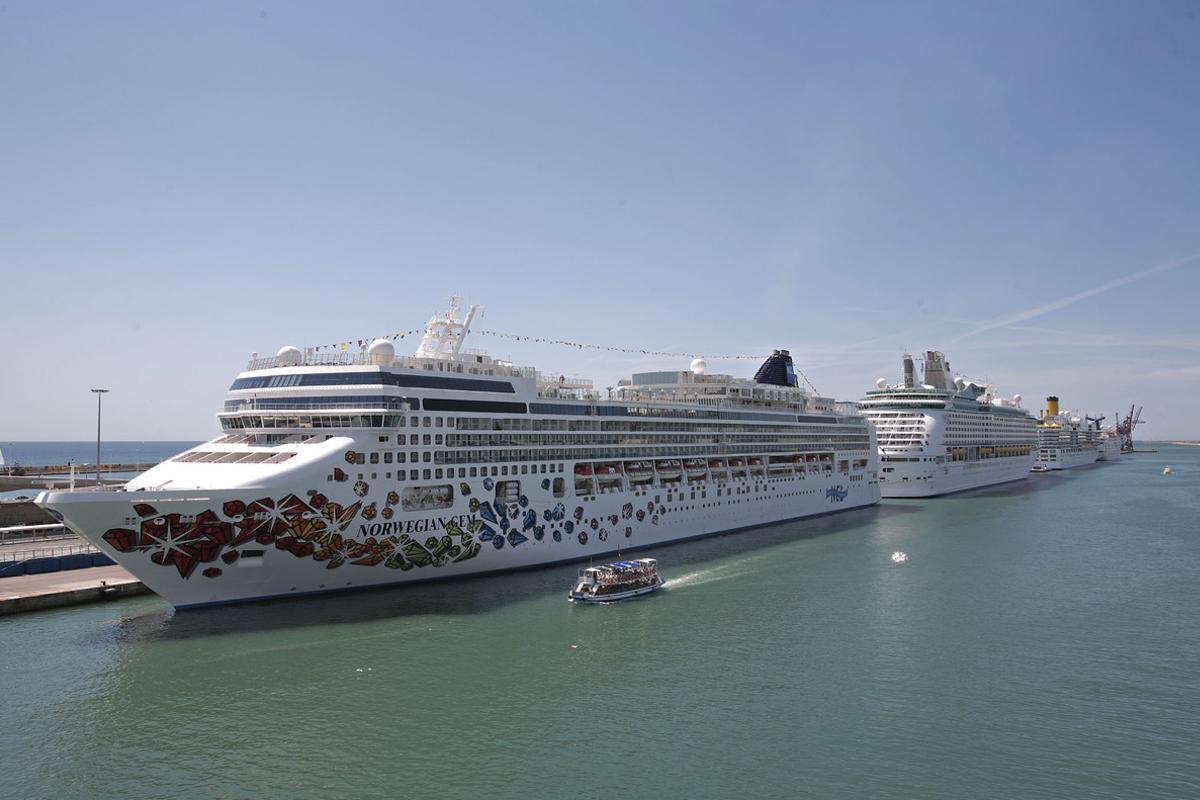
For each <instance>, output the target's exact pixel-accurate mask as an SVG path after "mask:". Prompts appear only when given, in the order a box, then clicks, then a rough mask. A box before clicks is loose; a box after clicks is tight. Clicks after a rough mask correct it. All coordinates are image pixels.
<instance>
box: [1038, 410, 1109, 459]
mask: <svg viewBox="0 0 1200 800" xmlns="http://www.w3.org/2000/svg"><path fill="white" fill-rule="evenodd" d="M1100 452H1101V442H1100V430H1099V428H1098V426H1097V427H1096V428H1093V427H1092V424H1091V420H1087V419H1084V418H1083V417H1079V416H1076V415H1074V414H1072V413H1071V412H1060V411H1059V408H1058V398H1057V397H1056V396H1054V395H1051V396H1049V397H1047V398H1046V408H1045V409H1044V410H1043V411H1042V413H1041V415H1040V416H1039V417H1038V424H1037V457H1036V458H1035V460H1034V464H1033V469H1034V471H1035V472H1049V471H1051V470H1059V469H1074V468H1075V467H1085V466H1087V465H1089V464H1094V463H1096V461H1097V460H1098V459H1099V458H1100Z"/></svg>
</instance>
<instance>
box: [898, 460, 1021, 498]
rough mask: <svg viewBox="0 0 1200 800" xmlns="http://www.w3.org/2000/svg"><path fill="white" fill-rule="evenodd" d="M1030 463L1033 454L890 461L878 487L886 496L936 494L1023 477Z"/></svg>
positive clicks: (928, 495) (981, 486) (931, 495)
mask: <svg viewBox="0 0 1200 800" xmlns="http://www.w3.org/2000/svg"><path fill="white" fill-rule="evenodd" d="M1032 465H1033V455H1032V454H1030V455H1026V456H1012V457H1007V458H993V459H985V460H982V461H966V462H962V461H958V462H951V463H946V464H937V463H934V462H917V463H903V462H901V463H895V462H892V463H889V464H887V467H888V468H891V471H890V472H884V473H883V474H881V475H880V481H879V489H880V494H881V495H882V496H883V497H885V498H899V497H936V496H937V495H942V494H953V493H954V492H965V491H967V490H969V489H981V488H983V487H985V486H994V485H996V484H1002V483H1011V482H1012V481H1019V480H1024V479H1025V478H1027V477H1028V476H1029V469H1030V467H1031V466H1032Z"/></svg>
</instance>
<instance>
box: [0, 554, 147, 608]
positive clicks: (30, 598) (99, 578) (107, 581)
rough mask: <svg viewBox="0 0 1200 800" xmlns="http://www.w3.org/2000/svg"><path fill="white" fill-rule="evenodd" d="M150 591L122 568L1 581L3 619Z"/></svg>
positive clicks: (104, 568)
mask: <svg viewBox="0 0 1200 800" xmlns="http://www.w3.org/2000/svg"><path fill="white" fill-rule="evenodd" d="M148 591H150V590H149V589H147V588H146V587H145V585H143V584H142V582H141V581H139V580H138V579H137V578H135V577H133V576H132V575H130V574H129V573H128V572H126V571H125V570H124V569H122V568H121V567H118V566H115V565H114V566H109V567H92V568H90V569H80V570H71V571H69V572H48V573H44V574H40V575H21V576H18V577H15V578H4V579H0V616H3V615H5V614H18V613H20V612H22V611H41V610H43V609H47V608H59V607H61V606H73V605H79V604H80V603H93V602H96V601H98V600H112V599H116V598H118V597H129V596H130V595H135V594H145V593H147V592H148Z"/></svg>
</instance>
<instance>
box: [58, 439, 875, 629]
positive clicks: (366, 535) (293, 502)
mask: <svg viewBox="0 0 1200 800" xmlns="http://www.w3.org/2000/svg"><path fill="white" fill-rule="evenodd" d="M850 455H854V456H859V457H862V456H864V455H865V454H864V453H857V452H856V453H852V454H839V457H842V458H846V457H849V456H850ZM872 463H873V461H872ZM522 477H523V489H524V493H523V494H522V495H520V497H519V498H518V499H517V500H516V501H515V502H512V503H509V504H507V505H504V504H500V503H499V502H498V500H497V499H496V493H495V491H494V489H493V488H492V481H490V480H488V479H479V478H475V479H470V480H466V481H461V482H460V481H455V483H456V484H457V488H458V491H456V492H455V501H454V504H453V506H451V507H447V508H440V509H437V510H436V511H411V510H405V509H403V508H402V506H401V504H399V502H398V495H397V494H396V492H395V491H394V489H393V488H392V487H391V486H389V485H387V483H386V482H385V481H377V482H373V483H374V484H375V485H372V486H365V487H364V486H363V485H362V484H364V483H365V482H363V481H360V482H359V483H358V484H356V485H355V487H353V489H352V488H351V487H349V486H348V485H346V484H336V483H335V484H332V486H331V485H330V484H327V483H325V482H324V481H321V482H318V481H316V480H313V481H312V482H311V486H312V487H313V488H309V489H300V490H298V491H288V490H280V489H274V490H272V489H266V488H264V489H236V490H220V491H209V490H197V489H193V490H186V491H155V490H142V491H132V492H122V491H96V492H80V491H75V492H52V491H51V492H43V493H42V494H41V495H40V496H39V498H38V503H39V504H40V505H42V506H44V507H46V508H48V509H50V510H52V513H54V514H56V515H59V516H61V517H62V519H63V521H64V522H65V523H66V524H67V526H68V527H70V528H71V529H72V530H73V531H75V532H76V533H78V534H79V535H80V536H82V537H84V538H85V539H87V540H88V541H90V542H92V543H93V544H95V545H96V546H97V547H98V548H100V549H101V550H102V551H104V552H105V553H106V554H107V555H109V556H110V557H111V558H112V559H113V560H114V561H116V562H117V563H118V564H120V565H121V566H122V567H124V568H125V569H127V570H128V571H129V572H131V573H132V574H133V575H134V576H135V577H137V578H138V579H139V580H141V581H142V582H143V583H145V584H146V586H147V587H149V588H150V589H151V590H153V591H154V592H156V593H158V594H159V595H161V596H162V597H163V598H165V599H166V600H167V601H168V602H169V603H171V604H172V605H173V606H175V607H177V608H189V607H196V606H205V605H213V604H222V603H232V602H240V601H248V600H257V599H266V598H275V597H292V596H298V595H305V594H313V593H319V592H332V591H342V590H350V589H361V588H367V587H378V586H387V585H394V584H402V583H409V582H414V581H423V580H431V579H440V578H455V577H463V576H467V575H477V574H481V573H488V572H497V571H502V570H512V569H521V568H527V567H534V566H538V565H544V564H552V563H557V562H566V561H575V560H579V559H586V558H593V557H598V556H604V555H607V554H611V553H616V552H618V551H620V552H627V551H631V550H636V549H639V548H645V547H651V546H654V545H661V544H664V543H667V542H674V541H679V540H683V539H691V538H696V537H701V536H708V535H712V534H718V533H724V532H729V531H735V530H740V529H745V528H753V527H757V526H762V525H769V524H773V523H778V522H782V521H785V520H791V519H798V518H804V517H812V516H817V515H822V514H828V513H832V512H839V511H846V510H850V509H853V508H859V507H863V506H870V505H872V504H875V503H877V502H878V501H879V499H880V493H879V485H878V484H877V483H876V482H875V481H874V480H873V479H872V477H871V472H870V471H868V470H861V471H857V472H856V473H852V474H845V473H832V472H824V473H822V474H808V475H806V476H804V477H796V476H793V477H788V478H767V477H765V476H764V477H751V478H745V479H737V480H731V481H726V482H722V483H714V482H704V483H703V484H692V485H686V486H672V487H668V486H647V487H645V488H641V489H638V490H636V491H629V490H623V489H622V490H613V491H611V492H606V493H601V494H598V495H595V496H592V497H573V496H564V497H556V496H554V494H553V491H552V489H551V487H552V485H553V483H552V481H551V480H549V479H543V478H542V477H541V476H540V475H538V476H536V477H535V476H533V475H529V476H522ZM464 488H465V489H466V491H463V489H464ZM568 495H569V493H568ZM501 519H503V520H504V521H503V522H502V521H501Z"/></svg>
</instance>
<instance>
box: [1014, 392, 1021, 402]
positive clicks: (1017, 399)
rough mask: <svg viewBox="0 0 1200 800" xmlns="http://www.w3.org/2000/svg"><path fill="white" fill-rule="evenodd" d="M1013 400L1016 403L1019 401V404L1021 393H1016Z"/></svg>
mask: <svg viewBox="0 0 1200 800" xmlns="http://www.w3.org/2000/svg"><path fill="white" fill-rule="evenodd" d="M1013 402H1014V403H1018V404H1019V403H1020V402H1021V395H1019V394H1014V395H1013Z"/></svg>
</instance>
